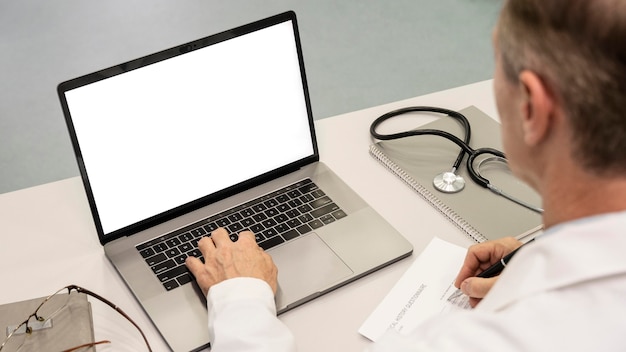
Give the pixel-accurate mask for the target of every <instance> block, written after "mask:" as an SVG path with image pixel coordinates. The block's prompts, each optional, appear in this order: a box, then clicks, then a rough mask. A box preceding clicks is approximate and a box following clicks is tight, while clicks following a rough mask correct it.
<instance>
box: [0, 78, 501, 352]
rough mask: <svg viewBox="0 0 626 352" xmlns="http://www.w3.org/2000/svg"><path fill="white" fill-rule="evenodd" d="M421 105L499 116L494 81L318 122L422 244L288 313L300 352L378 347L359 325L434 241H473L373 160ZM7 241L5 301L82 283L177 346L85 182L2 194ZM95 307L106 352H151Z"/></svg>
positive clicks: (335, 154) (337, 152) (335, 159)
mask: <svg viewBox="0 0 626 352" xmlns="http://www.w3.org/2000/svg"><path fill="white" fill-rule="evenodd" d="M337 98H338V99H341V97H337ZM414 105H430V106H439V107H444V108H448V109H453V110H460V109H462V108H465V107H467V106H469V105H475V106H476V107H478V108H479V109H481V110H483V111H484V112H485V113H487V114H488V115H490V116H492V117H494V118H496V119H497V118H498V116H497V111H496V108H495V104H494V99H493V89H492V81H491V80H487V81H483V82H478V83H475V84H470V85H467V86H463V87H459V88H454V89H450V90H446V91H441V92H437V93H433V94H428V95H424V96H420V97H416V98H412V99H407V100H404V101H399V102H395V103H391V104H386V105H381V106H377V107H373V108H369V109H365V110H361V111H356V112H352V113H348V114H344V115H339V116H335V117H332V118H327V119H322V120H318V121H316V122H315V125H316V131H317V139H318V145H319V149H320V156H321V160H322V161H323V162H325V163H326V164H327V165H329V166H330V167H331V168H332V169H334V170H335V172H336V173H337V174H338V175H339V176H340V177H342V178H343V179H344V180H345V181H346V182H347V183H348V184H349V185H350V186H351V187H352V188H354V189H355V190H356V192H357V193H359V194H360V195H361V196H362V197H363V198H364V199H365V200H366V201H367V202H368V203H370V204H371V205H372V206H373V207H374V208H375V209H376V210H378V211H379V212H380V213H381V214H382V215H383V217H385V218H386V219H387V220H388V221H389V222H390V223H391V224H392V225H393V226H394V227H395V228H396V229H398V231H400V232H401V233H402V234H403V235H404V236H405V237H406V238H407V239H408V240H409V241H410V242H411V243H412V244H413V246H414V254H413V256H411V257H409V258H407V259H404V260H402V261H400V262H398V263H395V264H393V265H391V266H388V267H386V268H383V269H381V270H379V271H377V272H375V273H373V274H370V275H368V276H366V277H365V278H362V279H360V280H357V281H356V282H353V283H351V284H348V285H347V286H344V287H341V288H339V289H338V290H335V291H333V292H331V293H329V294H327V295H325V296H322V297H320V298H317V299H315V300H313V301H311V302H309V303H307V304H304V305H303V306H300V307H298V308H296V309H294V310H291V311H289V312H287V313H285V314H283V315H281V316H280V319H281V320H282V321H283V322H285V324H287V326H289V328H291V330H292V331H293V333H294V334H295V336H296V339H297V341H298V347H299V351H301V352H307V351H319V350H323V351H361V350H363V348H365V347H366V346H367V345H368V344H369V343H370V342H369V340H367V339H365V338H364V337H362V336H361V335H359V334H358V333H357V329H358V328H359V327H360V325H361V323H362V322H363V321H364V320H365V318H366V317H367V316H368V315H369V314H370V312H372V310H373V309H374V308H375V307H376V305H377V304H378V303H379V302H380V301H381V299H382V298H383V297H384V296H385V294H386V293H387V292H388V291H389V289H390V288H391V287H392V286H393V284H394V283H395V282H396V281H397V280H398V279H399V278H400V276H401V275H402V273H403V272H404V271H405V270H406V269H407V268H408V266H409V265H410V264H411V263H412V262H413V260H414V259H415V257H416V256H417V255H419V253H420V252H421V251H422V250H423V249H424V248H425V246H426V245H427V244H428V242H429V241H430V239H431V238H432V237H433V236H439V237H441V238H443V239H445V240H448V241H451V242H454V243H457V244H460V245H464V246H467V245H469V244H471V243H472V242H471V241H470V240H469V239H468V238H466V237H465V236H464V235H463V234H462V233H461V232H460V230H458V229H457V228H456V227H455V226H453V225H452V224H451V223H449V222H448V221H447V220H446V219H444V217H443V216H442V215H440V214H439V213H438V212H437V211H435V210H434V209H433V208H432V207H431V206H430V205H428V204H427V203H426V202H425V201H424V200H422V198H420V197H419V196H418V195H417V193H415V192H413V191H412V190H411V189H410V188H409V187H407V186H406V185H405V184H404V183H403V182H402V181H401V180H400V179H399V178H396V176H394V175H393V174H391V173H390V172H389V171H387V170H386V169H385V168H383V167H382V166H381V165H379V164H378V162H377V161H375V160H374V159H373V158H372V157H371V156H370V155H369V152H368V151H369V149H368V148H369V145H370V144H371V142H372V141H371V139H370V136H369V126H370V123H371V122H372V121H373V120H374V119H375V118H376V117H378V116H379V115H381V114H383V113H385V112H387V111H390V110H393V109H397V108H400V107H406V106H414ZM313 111H315V108H313ZM433 118H434V117H421V116H419V117H416V116H413V117H399V118H397V119H396V120H393V121H389V122H388V123H385V124H383V126H381V127H382V128H381V131H386V132H389V131H391V130H397V131H399V130H401V129H406V128H414V127H417V126H419V125H420V124H423V123H426V122H428V121H430V120H432V119H433ZM0 238H1V240H0V241H1V242H0V273H1V274H0V277H1V278H2V290H1V291H0V304H4V303H9V302H13V301H19V300H24V299H27V298H35V297H41V296H46V295H48V294H50V293H52V292H54V291H56V290H57V289H58V288H61V287H63V286H65V285H67V284H71V283H73V284H77V285H80V286H84V287H85V288H88V289H90V290H92V291H95V292H97V293H99V294H101V295H103V296H104V297H107V298H108V299H110V300H112V301H113V302H114V303H116V304H117V305H119V306H120V307H121V308H122V309H124V310H125V311H126V312H127V313H128V314H129V315H130V316H131V317H133V318H134V319H135V321H136V322H137V323H138V324H139V325H140V326H141V327H142V328H143V329H144V331H145V332H146V334H147V336H148V339H149V340H150V342H151V344H152V345H153V349H154V351H167V350H168V349H167V346H166V344H165V342H164V341H163V339H162V338H161V336H160V335H159V333H158V331H157V330H156V328H155V327H154V326H153V325H152V323H151V322H150V320H149V319H148V317H147V315H146V314H145V313H144V312H143V310H142V309H141V307H140V305H139V303H138V302H137V301H136V300H135V298H134V297H133V295H132V294H131V293H130V291H129V290H128V289H127V288H126V286H125V285H124V283H123V281H122V279H121V278H120V277H119V276H118V274H117V272H116V271H115V269H114V268H113V266H112V265H111V263H110V262H109V261H108V259H107V258H106V257H105V256H104V252H103V250H102V247H101V245H100V243H99V242H98V237H97V235H96V232H95V228H94V226H93V223H92V219H91V215H90V212H89V206H88V204H87V200H86V197H85V193H84V190H83V187H82V183H81V181H80V178H79V177H74V178H69V179H66V180H62V181H58V182H53V183H49V184H45V185H41V186H37V187H33V188H27V189H23V190H19V191H16V192H10V193H5V194H1V195H0ZM356 245H358V244H356ZM90 301H91V302H92V304H93V305H94V325H95V330H96V338H97V339H98V338H100V339H104V338H108V339H111V340H112V341H113V345H109V346H108V347H104V348H99V349H98V350H99V351H124V350H127V351H142V350H143V349H144V348H143V347H142V343H141V339H140V337H139V336H138V335H136V334H135V332H134V331H133V329H132V327H131V326H130V325H129V324H128V323H126V322H125V321H124V320H123V319H122V318H119V317H117V313H115V312H113V311H112V310H110V309H109V308H108V307H105V306H102V305H99V304H98V303H97V302H96V301H95V300H93V299H90ZM2 330H4V328H2ZM181 333H184V322H181Z"/></svg>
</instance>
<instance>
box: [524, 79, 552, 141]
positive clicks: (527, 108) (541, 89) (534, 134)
mask: <svg viewBox="0 0 626 352" xmlns="http://www.w3.org/2000/svg"><path fill="white" fill-rule="evenodd" d="M519 84H520V87H519V89H521V90H523V91H522V97H523V98H522V101H521V102H520V103H521V104H522V106H521V108H522V116H523V121H522V129H523V132H524V142H525V143H526V144H527V145H530V146H534V145H537V144H540V143H541V142H542V141H543V140H545V139H546V138H547V137H548V133H549V131H550V127H551V125H552V124H553V123H554V121H553V119H552V118H553V117H554V106H555V104H554V99H553V97H552V95H551V94H550V92H549V91H548V89H547V87H546V85H545V84H544V82H543V80H541V78H540V77H539V76H538V75H537V74H536V73H535V72H532V71H529V70H523V71H522V72H520V74H519Z"/></svg>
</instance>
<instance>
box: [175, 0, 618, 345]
mask: <svg viewBox="0 0 626 352" xmlns="http://www.w3.org/2000/svg"><path fill="white" fill-rule="evenodd" d="M624 23H626V4H624V2H621V1H618V0H553V1H543V0H508V1H506V2H505V4H504V8H503V10H502V13H501V16H500V19H499V22H498V25H497V27H496V31H495V35H494V44H495V56H496V70H495V76H494V90H495V95H496V104H497V107H498V110H499V114H500V117H501V120H502V131H503V134H502V136H503V142H504V147H505V151H506V153H507V156H508V157H509V161H510V165H511V169H512V170H513V172H515V174H516V175H517V176H518V177H520V178H521V179H522V180H524V181H525V182H527V183H528V184H530V185H531V186H532V187H533V188H534V189H536V190H537V191H538V192H539V193H540V194H541V196H542V198H543V205H544V209H545V212H544V214H543V220H544V224H545V227H546V231H545V233H544V234H543V235H541V237H540V238H538V239H537V240H536V241H534V243H532V244H530V245H528V246H525V247H524V248H523V249H522V250H520V251H519V253H518V254H516V256H515V258H514V260H512V261H511V262H510V263H509V265H508V266H507V268H506V269H505V270H504V271H503V273H502V274H501V275H500V276H499V277H498V278H496V279H481V278H477V277H472V276H473V275H476V274H478V273H479V272H480V271H481V268H482V269H484V268H486V267H487V266H489V265H490V264H493V262H495V261H498V260H499V259H500V258H501V257H502V255H505V254H506V253H504V252H506V251H503V250H502V248H503V247H502V246H503V244H502V243H500V244H498V243H495V244H494V243H489V244H481V245H477V246H475V247H472V248H471V249H470V251H469V254H468V256H467V258H466V261H465V264H464V268H465V269H463V270H462V271H461V272H462V273H464V274H460V275H459V277H458V278H457V285H459V286H460V287H461V289H462V290H463V292H465V293H466V294H468V295H470V296H471V297H473V298H475V299H482V300H481V301H480V302H479V303H478V304H477V306H476V308H475V309H474V310H471V311H459V312H453V313H449V314H447V315H443V316H439V317H436V318H434V319H432V320H429V321H427V322H426V323H425V324H423V325H422V326H420V327H418V328H417V329H415V330H414V331H412V332H410V333H409V334H408V335H400V334H397V333H395V332H394V331H390V332H389V334H388V335H387V336H385V337H384V338H383V339H382V340H381V341H379V342H378V343H377V344H376V345H373V346H372V350H373V351H498V352H500V351H542V350H546V351H592V350H593V351H619V350H623V348H624V347H623V346H624V342H625V339H624V337H623V336H624V335H623V331H622V330H623V328H621V327H622V326H623V317H624V315H626V304H625V303H624V299H623V297H624V296H625V295H626V262H625V261H624V260H623V255H624V252H625V251H626V236H625V235H624V231H623V229H624V228H625V227H626V176H624V175H625V171H626V139H624V135H626V118H625V116H624V111H626V106H625V105H626V103H625V102H626V99H624V98H625V96H626V84H625V83H624V82H626V45H625V44H624V43H626V25H624ZM199 247H200V250H201V251H202V253H203V254H204V257H205V260H206V264H202V263H201V262H200V261H199V260H198V259H195V258H189V259H187V265H188V267H189V269H190V270H191V272H192V273H193V274H194V275H195V277H196V280H197V282H198V284H199V285H200V287H201V288H202V290H203V292H204V293H205V294H207V301H208V308H209V331H210V336H211V343H212V346H213V348H214V350H216V351H218V350H219V351H243V350H245V351H251V350H253V351H294V350H295V344H294V341H293V337H292V335H291V333H290V332H289V331H288V330H287V329H286V327H285V326H284V325H283V324H282V323H281V322H280V321H279V320H278V319H277V318H276V314H275V306H274V296H273V293H274V292H275V290H276V280H277V278H276V275H277V273H276V268H275V267H274V265H273V264H272V261H271V259H270V258H269V257H268V255H267V254H265V253H264V252H263V251H262V250H261V249H259V248H258V246H257V245H256V244H255V242H254V237H253V235H251V234H250V233H248V232H244V233H242V234H241V236H240V238H239V240H238V241H237V242H235V243H232V242H231V241H230V240H229V238H228V236H227V234H226V233H225V232H224V231H222V230H217V231H215V232H213V236H212V238H211V239H203V240H201V241H200V243H199ZM512 249H514V248H510V247H509V248H508V249H507V251H511V250H512ZM481 258H482V259H481ZM468 268H469V269H468ZM495 280H497V282H496V283H495V284H494V281H495ZM251 317H253V318H251Z"/></svg>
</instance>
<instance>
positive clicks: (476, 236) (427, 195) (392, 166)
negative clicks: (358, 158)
mask: <svg viewBox="0 0 626 352" xmlns="http://www.w3.org/2000/svg"><path fill="white" fill-rule="evenodd" d="M370 154H371V155H372V156H373V157H374V159H376V160H378V162H380V163H381V164H382V165H383V166H385V167H386V168H387V169H389V170H390V171H391V172H392V173H393V174H395V175H396V176H398V177H399V178H400V179H401V180H402V181H404V183H406V184H407V185H408V186H409V187H411V188H412V189H413V190H415V191H416V192H417V193H418V194H419V195H420V196H421V197H422V198H423V199H424V200H426V201H427V202H428V203H429V204H430V205H432V206H433V207H434V208H435V209H437V210H438V211H439V212H440V213H441V214H442V215H444V216H445V217H446V218H447V219H448V220H450V221H451V222H452V223H453V224H454V225H456V227H458V228H459V229H460V230H461V231H463V232H464V233H465V234H466V235H467V236H469V237H470V238H471V239H472V240H474V241H475V242H477V243H481V242H484V241H486V240H487V238H486V237H485V236H483V235H482V234H481V233H480V232H478V231H477V230H476V229H475V228H474V227H473V226H472V225H470V224H469V223H468V222H467V221H466V220H465V219H463V218H462V217H460V216H459V215H458V214H457V213H456V212H455V211H454V210H452V209H451V208H450V207H448V206H447V205H445V204H444V203H443V202H442V201H441V200H439V198H437V197H436V196H435V195H434V194H432V192H430V191H429V190H428V189H426V188H424V186H422V185H421V184H419V183H418V182H417V181H415V179H414V178H413V177H411V176H410V175H409V174H408V173H406V172H405V171H404V170H402V168H400V167H399V166H398V165H396V163H394V162H393V161H391V160H390V159H389V158H387V156H386V155H385V154H384V153H382V152H381V150H380V149H378V148H377V147H376V145H374V144H372V145H371V146H370Z"/></svg>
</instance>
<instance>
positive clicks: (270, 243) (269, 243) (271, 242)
mask: <svg viewBox="0 0 626 352" xmlns="http://www.w3.org/2000/svg"><path fill="white" fill-rule="evenodd" d="M283 242H285V240H283V239H282V237H280V236H274V237H272V238H269V239H267V240H265V241H263V242H261V243H259V246H260V247H261V248H263V249H264V250H268V249H270V248H272V247H275V246H277V245H279V244H281V243H283Z"/></svg>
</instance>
